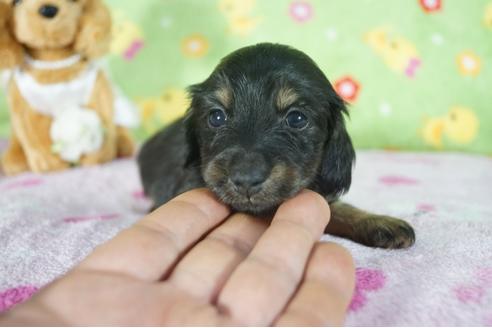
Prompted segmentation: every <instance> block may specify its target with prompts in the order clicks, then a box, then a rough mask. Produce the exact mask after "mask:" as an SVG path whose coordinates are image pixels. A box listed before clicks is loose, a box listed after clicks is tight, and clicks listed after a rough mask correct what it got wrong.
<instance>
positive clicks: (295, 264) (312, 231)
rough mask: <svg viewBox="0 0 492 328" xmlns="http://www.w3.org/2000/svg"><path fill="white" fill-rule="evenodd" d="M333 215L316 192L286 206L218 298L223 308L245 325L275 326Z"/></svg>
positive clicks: (305, 193) (303, 193)
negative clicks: (272, 324)
mask: <svg viewBox="0 0 492 328" xmlns="http://www.w3.org/2000/svg"><path fill="white" fill-rule="evenodd" d="M329 217H330V210H329V207H328V204H327V202H326V200H325V199H323V198H322V197H321V196H320V195H318V194H316V193H314V192H312V191H304V192H302V193H301V194H299V195H298V196H297V197H295V198H294V199H291V200H289V201H287V202H285V203H284V204H283V205H281V206H280V208H279V210H278V211H277V214H276V215H275V217H274V219H273V221H272V224H271V226H270V227H269V228H268V229H267V231H266V232H265V233H264V234H263V236H262V237H261V238H260V240H259V241H258V243H257V244H256V246H255V248H254V249H253V250H252V252H251V253H250V255H249V256H248V257H247V258H246V260H245V261H244V262H243V263H241V264H240V265H239V266H238V268H237V269H236V271H235V272H234V273H233V274H232V276H231V278H230V279H229V280H228V281H227V283H226V284H225V286H224V288H223V290H222V292H221V293H220V295H219V298H218V306H219V307H220V308H221V309H222V311H223V312H224V313H226V314H227V315H228V316H230V317H231V318H232V319H233V320H234V321H237V322H241V323H242V324H245V325H253V326H263V325H269V324H271V323H272V322H273V320H274V319H275V318H276V316H277V315H278V314H279V313H280V312H281V310H282V309H283V308H284V307H285V305H286V304H287V302H288V301H289V299H290V298H291V296H292V295H293V293H294V292H295V290H296V288H297V286H298V284H299V282H300V281H301V278H302V274H303V272H304V268H305V265H306V263H307V260H308V258H309V255H310V253H311V250H312V248H313V245H314V243H315V242H316V241H318V240H319V238H320V237H321V235H322V233H323V230H324V228H325V227H326V225H327V224H328V221H329Z"/></svg>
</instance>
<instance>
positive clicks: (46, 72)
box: [0, 0, 138, 175]
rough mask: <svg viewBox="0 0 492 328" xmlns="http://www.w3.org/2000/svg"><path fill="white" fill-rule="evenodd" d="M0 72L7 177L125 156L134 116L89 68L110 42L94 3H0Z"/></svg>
mask: <svg viewBox="0 0 492 328" xmlns="http://www.w3.org/2000/svg"><path fill="white" fill-rule="evenodd" d="M0 28H1V29H0V55H1V56H0V69H4V70H5V69H7V71H6V73H4V74H3V75H4V82H5V86H6V93H7V99H8V104H9V108H10V117H11V135H10V144H9V147H8V148H7V150H6V152H5V153H4V154H3V156H2V158H1V163H2V166H3V170H4V171H5V173H6V174H8V175H14V174H18V173H21V172H24V171H33V172H38V173H40V172H50V171H57V170H63V169H66V168H69V167H72V166H74V165H81V166H86V165H94V164H98V163H104V162H107V161H111V160H112V159H114V158H116V157H121V156H130V155H132V154H133V152H134V148H135V147H134V142H133V140H132V138H131V136H130V133H129V130H128V127H132V126H135V125H136V124H138V122H137V117H138V116H137V114H136V111H134V110H133V107H132V106H131V104H130V103H129V102H126V101H125V100H124V99H122V98H119V97H117V95H118V94H117V93H116V92H114V89H113V87H112V85H111V83H110V81H109V79H108V78H107V77H106V75H105V74H104V72H103V70H102V69H101V68H100V67H99V66H98V65H97V62H96V61H95V59H96V58H98V57H100V56H102V55H104V54H106V52H107V51H108V49H109V44H110V40H111V17H110V14H109V11H108V9H107V8H106V6H105V5H104V4H103V2H102V0H78V1H73V0H50V1H49V2H46V1H44V0H0Z"/></svg>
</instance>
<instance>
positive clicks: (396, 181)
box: [379, 175, 419, 186]
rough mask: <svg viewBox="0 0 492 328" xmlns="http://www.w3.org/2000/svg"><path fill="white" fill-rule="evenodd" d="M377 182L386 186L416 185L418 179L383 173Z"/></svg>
mask: <svg viewBox="0 0 492 328" xmlns="http://www.w3.org/2000/svg"><path fill="white" fill-rule="evenodd" d="M379 182H381V183H382V184H384V185H387V186H397V185H406V186H411V185H416V184H418V183H419V181H418V180H416V179H413V178H408V177H404V176H399V175H385V176H382V177H380V178H379Z"/></svg>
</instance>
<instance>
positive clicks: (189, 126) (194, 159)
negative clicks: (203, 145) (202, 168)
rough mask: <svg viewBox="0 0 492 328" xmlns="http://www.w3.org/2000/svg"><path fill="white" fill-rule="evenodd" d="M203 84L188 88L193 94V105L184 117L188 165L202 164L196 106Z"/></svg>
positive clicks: (191, 94)
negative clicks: (197, 131) (197, 132)
mask: <svg viewBox="0 0 492 328" xmlns="http://www.w3.org/2000/svg"><path fill="white" fill-rule="evenodd" d="M200 90H201V86H200V85H199V84H198V85H192V86H190V87H189V88H188V93H189V94H190V96H191V105H190V108H188V111H187V112H186V115H185V118H184V128H185V135H186V143H187V146H188V154H187V158H186V164H185V165H186V166H187V167H190V166H199V165H200V160H201V158H200V147H199V144H198V135H197V134H196V126H195V108H197V106H198V101H197V94H198V93H199V92H200Z"/></svg>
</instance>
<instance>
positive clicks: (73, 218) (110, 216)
mask: <svg viewBox="0 0 492 328" xmlns="http://www.w3.org/2000/svg"><path fill="white" fill-rule="evenodd" d="M119 217H120V214H118V213H110V214H101V215H84V216H70V217H66V218H64V219H63V222H65V223H81V222H86V221H97V220H98V221H107V220H114V219H118V218H119Z"/></svg>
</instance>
